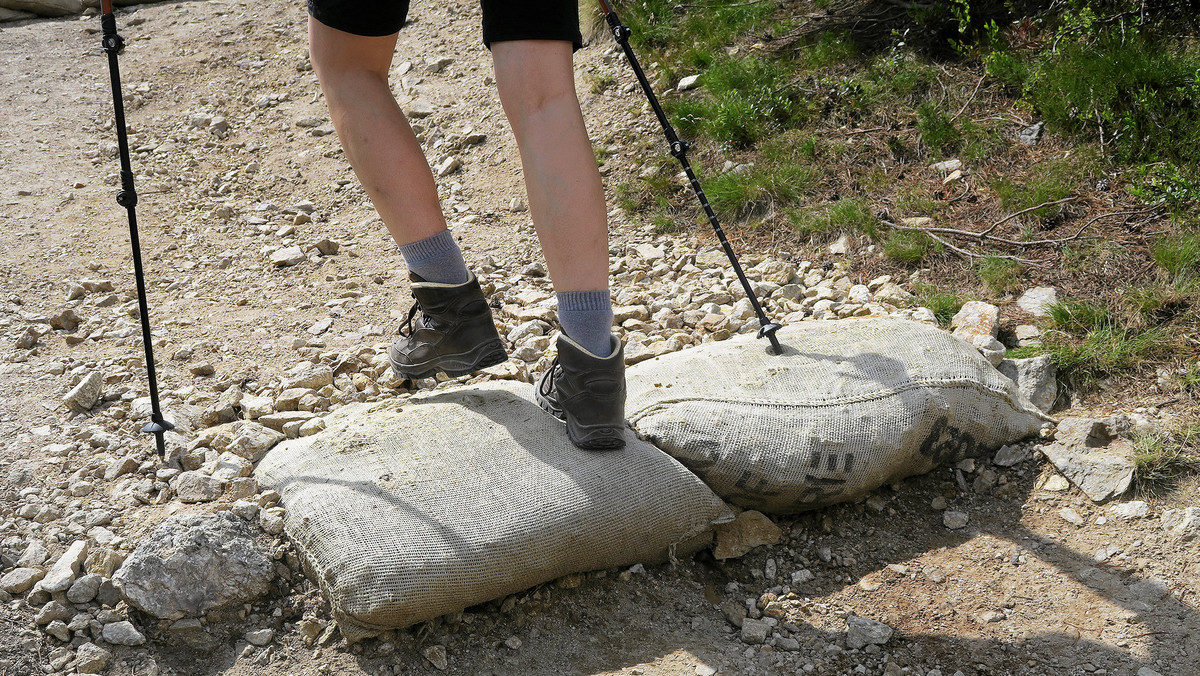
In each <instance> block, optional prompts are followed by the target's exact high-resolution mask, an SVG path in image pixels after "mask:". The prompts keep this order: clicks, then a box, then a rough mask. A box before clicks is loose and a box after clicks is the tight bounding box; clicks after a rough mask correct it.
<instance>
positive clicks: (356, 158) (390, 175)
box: [308, 17, 446, 245]
mask: <svg viewBox="0 0 1200 676" xmlns="http://www.w3.org/2000/svg"><path fill="white" fill-rule="evenodd" d="M308 36H309V51H310V53H311V55H312V64H313V70H314V71H316V73H317V78H318V79H319V80H320V82H321V90H322V91H323V92H324V93H325V100H326V102H327V103H328V104H329V113H330V117H331V119H332V120H333V126H334V128H335V129H337V133H338V138H339V139H341V142H342V148H343V149H345V151H346V159H348V160H349V161H350V166H352V167H354V172H355V173H356V174H357V175H358V180H359V181H360V182H361V183H362V185H363V187H364V188H365V189H366V191H367V194H368V195H370V197H371V201H372V202H373V203H374V204H375V209H376V211H378V212H379V216H380V217H381V218H382V219H383V222H384V224H385V225H386V226H387V229H388V232H390V233H391V235H392V238H393V239H395V240H396V244H399V245H404V244H410V243H412V242H416V241H419V240H423V239H426V238H428V237H432V236H434V235H438V234H439V233H441V232H442V231H444V230H445V229H446V219H445V216H443V215H442V208H441V205H440V204H439V202H438V195H437V185H436V184H435V183H434V180H433V173H432V172H431V171H430V170H429V163H428V161H427V160H426V159H425V154H424V153H423V152H422V151H421V144H420V143H418V142H417V139H416V137H415V136H414V135H413V131H412V128H411V127H410V126H409V125H408V120H407V119H406V118H405V117H404V113H403V112H401V111H400V107H399V106H398V105H397V104H396V99H395V98H394V97H393V96H392V91H391V88H390V87H389V86H388V70H389V68H390V66H391V63H392V53H393V51H394V50H395V48H396V35H395V34H393V35H390V36H385V37H363V36H359V35H353V34H350V33H345V32H343V31H340V30H337V29H334V28H330V27H328V26H326V25H324V24H322V23H321V22H319V21H317V20H316V19H313V18H311V17H310V18H309V20H308Z"/></svg>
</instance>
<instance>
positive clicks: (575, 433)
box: [537, 391, 625, 451]
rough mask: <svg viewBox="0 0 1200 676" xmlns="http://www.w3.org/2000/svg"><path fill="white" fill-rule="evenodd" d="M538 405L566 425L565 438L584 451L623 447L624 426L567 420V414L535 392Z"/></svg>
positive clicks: (610, 449) (611, 449)
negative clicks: (584, 424)
mask: <svg viewBox="0 0 1200 676" xmlns="http://www.w3.org/2000/svg"><path fill="white" fill-rule="evenodd" d="M537 403H538V406H541V407H542V410H543V411H545V412H546V413H549V414H550V415H551V416H552V417H554V418H555V419H557V420H560V421H562V422H564V423H566V425H567V438H568V439H570V440H571V443H572V444H574V445H575V446H576V447H577V448H581V449H583V450H585V451H616V450H619V449H622V448H625V426H624V425H620V426H613V425H592V426H590V427H587V426H583V425H580V424H578V423H576V422H575V421H574V420H568V419H567V414H566V413H565V412H564V411H563V410H562V409H561V408H558V407H557V406H555V405H554V404H553V403H552V402H551V401H550V400H549V399H547V398H545V397H543V396H542V394H541V392H540V391H539V392H538V393H537Z"/></svg>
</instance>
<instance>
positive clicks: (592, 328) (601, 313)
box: [556, 289, 613, 357]
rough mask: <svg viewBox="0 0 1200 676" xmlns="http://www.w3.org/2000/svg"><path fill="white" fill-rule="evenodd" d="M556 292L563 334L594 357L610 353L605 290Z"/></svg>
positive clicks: (609, 306)
mask: <svg viewBox="0 0 1200 676" xmlns="http://www.w3.org/2000/svg"><path fill="white" fill-rule="evenodd" d="M556 295H557V297H558V322H559V323H560V324H562V330H563V333H565V334H567V335H568V336H569V337H570V338H571V340H574V341H575V342H577V343H579V344H580V345H582V346H583V349H585V350H587V351H588V352H591V353H592V354H594V355H596V356H598V357H607V356H608V355H609V354H611V353H612V343H611V341H610V338H609V337H610V336H611V335H612V326H613V311H612V297H611V296H610V295H609V293H608V289H599V290H596V291H564V292H562V293H559V294H556Z"/></svg>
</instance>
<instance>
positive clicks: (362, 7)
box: [308, 0, 583, 49]
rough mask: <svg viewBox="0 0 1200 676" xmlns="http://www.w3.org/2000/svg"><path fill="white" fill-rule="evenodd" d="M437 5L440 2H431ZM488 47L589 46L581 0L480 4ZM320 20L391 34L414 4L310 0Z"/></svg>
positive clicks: (489, 0)
mask: <svg viewBox="0 0 1200 676" xmlns="http://www.w3.org/2000/svg"><path fill="white" fill-rule="evenodd" d="M429 1H431V2H436V1H437V0H429ZM479 4H480V6H481V7H482V8H483V44H485V45H487V46H488V47H489V48H490V47H491V46H492V43H493V42H504V41H506V40H564V41H566V42H570V43H571V44H572V45H574V48H575V49H579V48H580V47H581V46H583V35H581V34H580V32H579V5H578V3H577V2H576V0H519V1H518V2H511V1H507V2H506V1H505V0H480V2H479ZM308 13H309V14H311V15H312V17H313V18H314V19H316V20H317V21H320V22H321V23H323V24H325V25H326V26H329V27H330V28H336V29H337V30H340V31H345V32H347V33H353V34H354V35H363V36H382V35H391V34H392V33H395V32H397V31H399V30H400V27H401V26H403V25H404V21H405V19H406V18H407V17H408V0H308Z"/></svg>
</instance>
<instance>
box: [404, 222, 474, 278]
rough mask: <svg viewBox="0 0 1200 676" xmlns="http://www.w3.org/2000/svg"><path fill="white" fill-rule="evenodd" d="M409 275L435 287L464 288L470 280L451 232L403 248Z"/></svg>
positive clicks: (443, 232) (447, 231)
mask: <svg viewBox="0 0 1200 676" xmlns="http://www.w3.org/2000/svg"><path fill="white" fill-rule="evenodd" d="M400 255H401V256H403V257H404V264H405V265H407V266H408V271H409V272H412V273H414V274H416V275H417V276H419V277H420V278H421V279H424V280H425V281H427V282H433V283H435V284H462V283H463V282H465V281H467V280H468V279H470V278H471V275H470V273H468V272H467V265H466V263H464V262H463V256H462V251H461V250H460V249H459V248H458V244H457V243H456V242H455V241H454V237H453V236H452V235H451V234H450V231H449V230H443V231H441V232H439V233H438V234H436V235H433V236H432V237H426V238H425V239H422V240H417V241H416V242H412V243H410V244H404V245H402V246H401V247H400Z"/></svg>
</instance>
